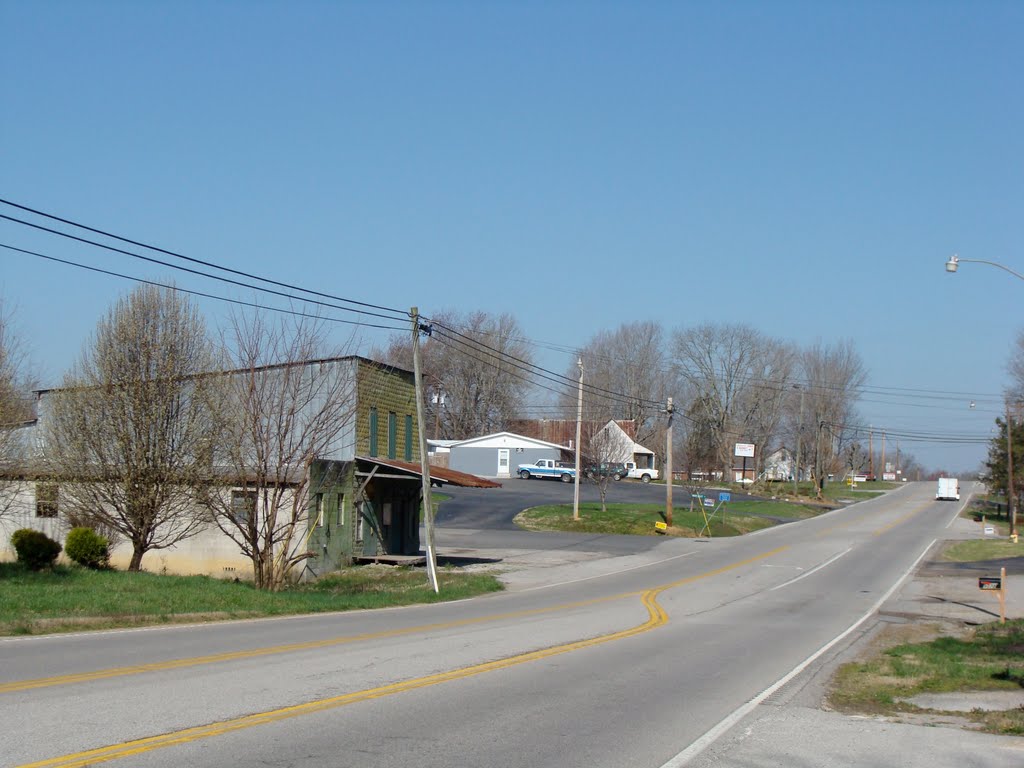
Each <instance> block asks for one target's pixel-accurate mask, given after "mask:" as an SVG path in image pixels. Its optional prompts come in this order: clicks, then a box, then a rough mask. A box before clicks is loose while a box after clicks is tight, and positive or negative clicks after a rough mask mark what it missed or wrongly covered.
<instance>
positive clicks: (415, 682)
mask: <svg viewBox="0 0 1024 768" xmlns="http://www.w3.org/2000/svg"><path fill="white" fill-rule="evenodd" d="M785 549H788V547H785V546H783V547H778V548H776V549H773V550H771V551H769V552H765V553H763V554H760V555H755V556H754V557H750V558H747V559H746V560H741V561H739V562H735V563H731V564H729V565H726V566H722V567H721V568H716V569H715V570H712V571H707V572H705V573H702V574H698V575H696V576H689V577H687V578H684V579H679V580H678V581H673V582H671V583H669V584H663V585H662V586H660V587H655V588H654V589H649V590H646V591H642V592H629V593H624V594H621V595H614V596H611V597H605V598H599V599H595V600H589V601H584V602H578V603H568V604H565V605H559V606H553V607H551V608H544V609H538V610H531V611H521V612H516V613H508V614H501V615H494V616H489V617H483V618H477V619H466V620H464V621H456V622H448V623H444V624H431V625H425V626H421V627H416V628H409V629H402V630H394V631H391V632H380V633H374V634H366V635H356V636H352V637H345V638H333V639H330V640H322V641H314V642H309V643H294V644H290V645H278V646H273V647H268V648H261V649H255V650H252V651H239V652H237V653H225V654H215V655H212V656H201V657H196V658H192V659H180V660H176V661H169V662H160V663H156V664H143V665H138V666H133V667H122V668H118V669H108V670H101V671H98V672H93V673H82V674H79V675H65V676H62V677H53V678H43V679H39V680H26V681H23V682H21V683H9V684H7V685H6V686H4V687H2V688H0V692H10V691H16V690H28V689H32V688H42V687H45V686H47V685H62V684H67V683H76V682H87V681H90V680H99V679H104V678H110V677H117V676H122V675H131V674H138V673H140V672H152V671H160V670H166V669H180V668H183V667H189V666H197V665H200V664H213V663H216V662H218V661H229V660H234V659H243V658H253V657H258V656H268V655H271V654H275V653H287V652H289V651H296V650H308V649H310V648H323V647H329V646H332V645H339V644H341V643H348V642H355V641H358V640H368V639H374V638H382V637H393V636H399V635H408V634H412V633H414V632H424V631H430V630H434V629H446V628H451V627H458V626H465V625H470V624H477V623H481V622H485V621H493V620H496V619H501V618H508V617H515V616H525V615H530V614H537V613H544V612H551V611H557V610H564V609H567V608H576V607H579V606H584V605H588V604H595V603H601V602H607V601H609V600H617V599H622V598H625V597H631V596H635V595H639V596H640V599H641V602H642V603H643V605H644V607H645V608H646V609H647V620H646V621H644V622H643V623H642V624H638V625H637V626H635V627H630V628H629V629H624V630H620V631H617V632H612V633H609V634H606V635H600V636H598V637H593V638H590V639H587V640H578V641H575V642H571V643H564V644H562V645H556V646H553V647H551V648H544V649H541V650H537V651H530V652H528V653H523V654H518V655H516V656H509V657H508V658H504V659H498V660H496V661H488V662H485V663H483V664H474V665H471V666H468V667H462V668H459V669H453V670H450V671H448V672H438V673H436V674H433V675H426V676H424V677H418V678H414V679H412V680H405V681H402V682H398V683H390V684H388V685H383V686H379V687H377V688H369V689H367V690H363V691H355V692H353V693H346V694H342V695H340V696H332V697H329V698H326V699H318V700H316V701H311V702H307V703H305V704H297V705H295V706H291V707H282V708H280V709H273V710H269V711H267V712H259V713H256V714H252V715H245V716H244V717H238V718H233V719H231V720H222V721H219V722H215V723H210V724H208V725H203V726H198V727H196V728H186V729H184V730H179V731H173V732H171V733H165V734H162V735H159V736H150V737H147V738H144V739H136V740H134V741H128V742H124V743H122V744H114V745H110V746H106V747H100V748H98V749H91V750H87V751H84V752H76V753H74V754H70V755H64V756H61V757H55V758H50V759H48V760H41V761H39V762H35V763H28V764H25V765H23V766H21V768H43V767H44V766H45V767H47V768H51V767H55V766H60V767H61V768H73V767H74V766H87V765H93V764H95V763H102V762H108V761H110V760H119V759H121V758H125V757H130V756H131V755H138V754H141V753H143V752H149V751H151V750H155V749H162V748H164V747H171V746H175V745H178V744H186V743H189V742H193V741H198V740H201V739H207V738H211V737H213V736H221V735H223V734H226V733H231V732H233V731H239V730H243V729H245V728H252V727H254V726H257V725H266V724H268V723H275V722H279V721H281V720H287V719H289V718H293V717H300V716H302V715H309V714H313V713H316V712H323V711H325V710H330V709H336V708H338V707H343V706H346V705H348V704H355V703H357V702H360V701H367V700H369V699H379V698H382V697H384V696H391V695H393V694H396V693H403V692H405V691H412V690H416V689H417V688H426V687H428V686H431V685H437V684H439V683H447V682H451V681H453V680H462V679H465V678H468V677H473V676H475V675H479V674H483V673H485V672H494V671H497V670H500V669H507V668H509V667H514V666H517V665H519V664H525V663H527V662H531V661H538V660H540V659H546V658H550V657H552V656H557V655H559V654H563V653H569V652H571V651H576V650H580V649H582V648H588V647H590V646H594V645H600V644H602V643H609V642H612V641H615V640H622V639H625V638H627V637H633V636H635V635H639V634H642V633H644V632H647V631H649V630H652V629H654V628H655V627H660V626H662V625H664V624H666V623H668V614H667V613H665V610H664V609H663V608H662V607H661V606H660V605H659V604H658V600H657V598H658V595H660V594H661V593H662V592H664V591H666V590H669V589H673V588H675V587H680V586H683V585H684V584H688V583H691V582H695V581H699V580H701V579H706V578H710V577H712V576H716V575H719V574H722V573H725V572H727V571H731V570H734V569H736V568H741V567H743V566H745V565H749V564H751V563H755V562H757V561H759V560H764V559H766V558H768V557H771V556H773V555H776V554H778V553H780V552H782V551H783V550H785Z"/></svg>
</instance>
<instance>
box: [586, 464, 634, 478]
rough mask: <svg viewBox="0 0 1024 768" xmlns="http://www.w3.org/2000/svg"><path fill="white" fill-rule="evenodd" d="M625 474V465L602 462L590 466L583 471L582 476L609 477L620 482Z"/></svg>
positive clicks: (626, 471)
mask: <svg viewBox="0 0 1024 768" xmlns="http://www.w3.org/2000/svg"><path fill="white" fill-rule="evenodd" d="M627 473H628V470H627V469H626V465H625V464H623V463H622V462H621V461H602V462H599V463H597V464H590V465H589V466H587V468H586V469H584V470H583V474H584V475H586V476H587V477H589V478H595V477H610V478H612V479H613V480H621V479H622V478H624V477H625V476H626V475H627Z"/></svg>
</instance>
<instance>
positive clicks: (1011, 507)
mask: <svg viewBox="0 0 1024 768" xmlns="http://www.w3.org/2000/svg"><path fill="white" fill-rule="evenodd" d="M1012 423H1013V419H1012V417H1011V416H1010V399H1009V398H1007V399H1006V514H1007V516H1008V517H1009V518H1010V535H1011V536H1013V535H1015V534H1016V533H1017V503H1016V502H1017V499H1016V494H1015V492H1014V485H1013V427H1012V426H1011V425H1012Z"/></svg>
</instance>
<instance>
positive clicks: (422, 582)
mask: <svg viewBox="0 0 1024 768" xmlns="http://www.w3.org/2000/svg"><path fill="white" fill-rule="evenodd" d="M438 580H439V584H440V590H441V591H440V594H439V595H437V594H434V591H433V590H432V589H431V588H430V585H429V584H428V583H427V578H426V573H425V571H424V570H423V569H422V568H421V569H415V568H395V567H391V566H360V567H355V568H348V569H345V570H344V571H339V572H338V573H336V574H330V575H327V576H325V577H323V578H321V579H320V580H318V581H316V582H312V583H309V584H297V585H295V586H293V587H290V588H288V589H285V590H282V591H280V592H263V591H260V590H257V589H254V588H253V586H252V585H251V584H249V583H247V582H244V581H239V582H236V581H227V580H224V579H216V578H212V577H209V576H171V575H161V574H154V573H145V572H143V573H127V572H124V571H90V570H87V569H84V568H79V567H77V566H58V567H56V568H54V569H53V570H48V571H41V572H32V571H29V570H27V569H25V568H23V567H22V566H21V565H19V564H17V563H0V635H13V634H36V633H41V632H61V631H70V630H79V629H102V628H111V627H126V626H138V625H144V624H160V623H173V622H182V621H209V620H216V619H237V618H253V617H261V616H283V615H289V614H301V613H323V612H329V611H348V610H355V609H364V608H384V607H389V606H396V605H410V604H413V603H433V602H443V601H448V600H461V599H463V598H466V597H472V596H474V595H479V594H484V593H487V592H494V591H498V590H500V589H502V585H501V582H500V581H498V579H497V578H495V577H494V576H493V575H490V574H482V573H463V572H461V571H459V570H458V569H453V568H442V569H439V571H438Z"/></svg>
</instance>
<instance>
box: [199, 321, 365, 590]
mask: <svg viewBox="0 0 1024 768" xmlns="http://www.w3.org/2000/svg"><path fill="white" fill-rule="evenodd" d="M325 328H326V326H325V323H324V322H322V321H321V320H318V319H310V318H309V317H292V318H287V319H283V320H281V321H280V322H277V323H275V322H273V321H271V320H269V319H268V318H267V316H266V315H265V314H263V313H259V312H257V313H254V314H251V315H248V316H244V317H243V316H235V317H234V318H232V325H231V333H232V338H231V339H229V346H230V347H231V348H233V350H234V351H233V355H234V364H233V367H234V368H235V370H233V371H232V372H230V373H229V374H227V375H226V385H227V389H228V393H229V395H228V399H229V402H230V406H229V407H228V408H227V413H228V416H229V420H228V424H227V425H226V428H225V435H224V438H225V439H224V440H223V441H222V443H221V445H222V446H223V447H222V449H221V451H220V453H219V454H218V459H217V462H218V464H219V465H221V468H222V471H223V474H222V478H223V480H224V481H225V484H226V486H227V488H224V487H222V488H218V489H214V490H213V492H211V494H210V497H209V499H208V504H209V506H210V508H211V510H212V511H213V516H214V520H215V522H216V524H217V526H218V527H219V528H220V529H221V531H223V532H224V533H225V534H226V535H227V536H229V537H230V538H231V540H232V541H234V542H235V543H236V544H237V545H238V546H239V548H240V549H241V551H242V553H243V554H244V555H245V556H246V557H248V558H249V559H250V561H251V562H252V569H253V579H254V582H255V585H256V587H258V588H259V589H267V590H276V589H280V588H281V587H282V586H284V585H285V584H286V583H287V582H288V579H289V578H290V576H291V574H292V572H293V569H294V568H295V566H297V565H298V564H299V563H301V562H303V561H304V560H305V559H307V558H308V557H310V555H311V553H310V552H309V551H308V550H307V547H306V541H305V538H304V536H303V534H304V533H305V528H306V525H307V514H308V512H307V510H308V509H309V506H310V501H311V499H312V497H313V495H314V494H315V493H316V492H317V489H316V487H314V484H316V483H319V482H322V481H323V480H324V478H321V477H319V476H314V473H313V472H312V471H311V470H312V467H313V462H314V461H315V460H317V459H319V458H323V457H326V456H329V455H330V453H331V450H332V448H333V447H334V446H335V444H336V441H337V440H338V439H339V437H340V436H341V435H343V434H344V433H345V432H346V431H347V430H350V429H351V428H352V423H353V418H354V415H355V410H354V403H355V386H356V381H355V375H354V373H353V372H352V369H350V368H349V367H347V364H346V363H345V361H341V360H339V359H338V358H339V357H340V356H341V354H342V353H341V352H340V351H338V350H331V349H328V346H327V339H326V330H325Z"/></svg>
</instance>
